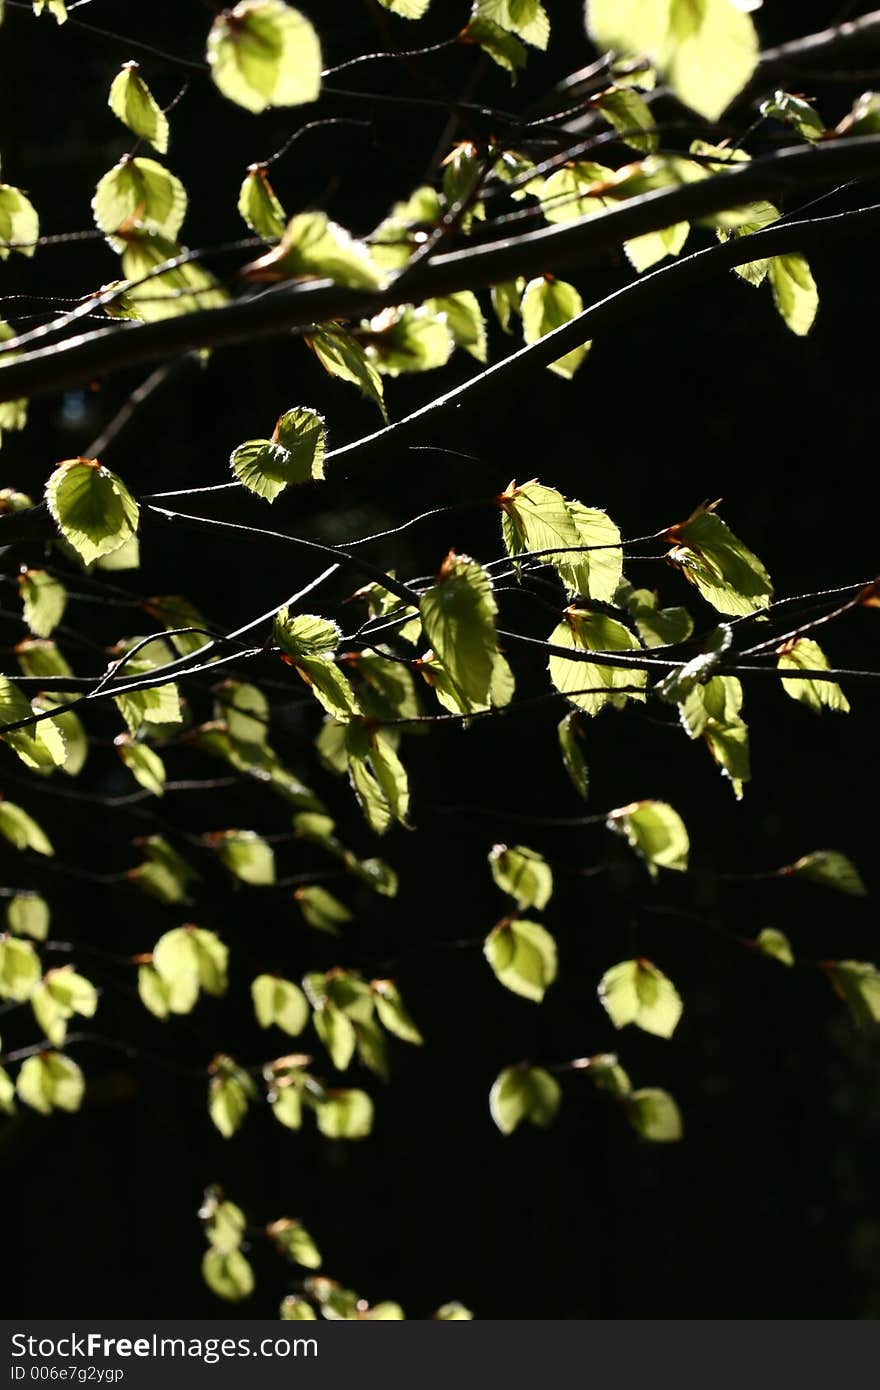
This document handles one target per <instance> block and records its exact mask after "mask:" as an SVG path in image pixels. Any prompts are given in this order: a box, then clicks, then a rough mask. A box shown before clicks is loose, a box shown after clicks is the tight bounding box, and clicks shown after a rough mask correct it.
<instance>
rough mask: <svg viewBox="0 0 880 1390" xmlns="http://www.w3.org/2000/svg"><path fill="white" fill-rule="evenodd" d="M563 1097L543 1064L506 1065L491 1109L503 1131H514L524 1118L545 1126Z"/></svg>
mask: <svg viewBox="0 0 880 1390" xmlns="http://www.w3.org/2000/svg"><path fill="white" fill-rule="evenodd" d="M561 1100H562V1092H561V1091H560V1089H559V1083H558V1082H557V1081H556V1080H555V1078H554V1077H552V1076H551V1075H550V1073H549V1072H547V1071H544V1069H543V1068H542V1067H530V1066H527V1065H526V1064H525V1063H521V1064H520V1065H519V1066H516V1067H506V1068H505V1069H504V1071H502V1072H501V1073H500V1074H499V1076H498V1077H497V1078H496V1080H495V1084H494V1085H493V1087H492V1091H491V1094H490V1096H489V1109H490V1111H491V1114H492V1119H493V1120H494V1121H495V1123H496V1125H497V1126H498V1128H499V1129H500V1130H501V1133H502V1134H512V1133H513V1131H514V1130H515V1129H516V1127H517V1125H518V1124H520V1122H521V1121H522V1120H528V1121H529V1123H530V1124H533V1125H538V1126H539V1127H540V1128H541V1129H546V1127H547V1125H549V1124H550V1123H551V1121H552V1120H553V1119H555V1117H556V1112H557V1110H558V1109H559V1104H560V1101H561Z"/></svg>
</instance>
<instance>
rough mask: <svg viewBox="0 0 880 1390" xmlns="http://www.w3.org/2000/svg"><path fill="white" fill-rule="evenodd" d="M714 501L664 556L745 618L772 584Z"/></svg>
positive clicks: (762, 603) (672, 533)
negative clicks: (725, 521) (716, 508)
mask: <svg viewBox="0 0 880 1390" xmlns="http://www.w3.org/2000/svg"><path fill="white" fill-rule="evenodd" d="M728 2H729V0H725V3H728ZM716 506H717V503H712V504H711V505H706V504H704V505H703V506H701V507H698V508H697V510H696V511H695V512H694V513H693V514H692V515H691V516H689V517H688V519H687V521H682V522H680V523H679V524H678V525H677V526H672V527H670V528H669V530H668V531H667V532H666V539H667V540H668V541H670V542H671V543H672V545H673V549H672V550H671V551H670V552H669V554H668V555H667V557H666V558H667V559H668V560H669V561H670V563H671V564H673V565H675V566H676V567H677V568H678V569H680V570H681V572H682V574H683V575H684V576H685V578H686V579H687V580H689V581H690V583H691V584H694V585H695V586H696V588H697V589H698V590H699V591H700V593H701V594H702V595H703V598H705V599H706V600H707V601H708V602H709V603H711V604H712V606H713V608H717V609H718V611H719V612H720V613H731V614H735V615H737V616H739V617H748V615H749V614H750V613H756V612H758V611H759V610H760V609H762V608H766V607H767V606H768V605H769V603H770V600H771V598H772V597H773V585H772V583H771V582H770V576H769V575H768V573H767V571H766V570H765V568H764V566H763V565H762V564H761V561H760V560H759V559H758V557H757V556H756V555H753V554H752V552H751V551H750V550H749V549H748V548H747V547H746V546H745V545H743V543H742V541H741V540H740V539H739V538H738V537H737V536H735V535H734V534H733V532H732V531H731V530H730V529H729V528H728V527H727V526H726V525H725V524H724V522H723V521H722V520H721V518H720V517H719V516H717V515H716V513H715V510H714V508H715V507H716Z"/></svg>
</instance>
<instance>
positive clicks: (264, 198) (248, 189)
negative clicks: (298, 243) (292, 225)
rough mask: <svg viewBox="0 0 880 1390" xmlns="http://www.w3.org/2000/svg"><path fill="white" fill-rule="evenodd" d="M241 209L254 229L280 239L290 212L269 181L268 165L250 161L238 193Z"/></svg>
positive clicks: (245, 218)
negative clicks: (279, 199)
mask: <svg viewBox="0 0 880 1390" xmlns="http://www.w3.org/2000/svg"><path fill="white" fill-rule="evenodd" d="M238 210H239V212H240V213H241V215H242V217H243V218H244V220H245V222H246V223H247V225H248V226H249V227H250V229H251V231H252V232H256V234H257V236H261V237H265V238H266V240H267V241H278V240H280V238H281V237H282V236H283V235H284V228H285V227H286V226H287V213H286V212H285V211H284V208H283V207H282V206H281V204H280V203H279V201H278V198H277V197H276V195H275V190H274V188H273V187H272V185H271V183H270V182H269V175H268V173H267V172H266V165H265V164H251V165H249V166H248V171H247V173H246V174H245V176H244V183H243V184H242V185H241V190H240V192H239V195H238Z"/></svg>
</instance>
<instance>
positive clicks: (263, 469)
mask: <svg viewBox="0 0 880 1390" xmlns="http://www.w3.org/2000/svg"><path fill="white" fill-rule="evenodd" d="M326 437H327V435H326V429H325V426H324V419H323V416H321V415H319V414H318V413H317V411H314V410H309V409H308V408H307V407H305V406H297V407H295V408H294V409H293V410H288V411H287V412H286V413H285V414H284V415H282V416H281V418H280V420H279V421H278V423H277V425H276V426H275V431H274V433H273V435H272V438H271V439H250V440H248V441H247V443H245V444H239V446H238V448H237V449H234V450H233V452H232V455H231V457H230V460H229V462H230V464H231V466H232V471H233V473H234V474H235V476H236V478H238V480H239V482H240V483H243V484H244V486H245V487H246V488H248V489H249V490H250V491H251V492H255V493H256V494H257V496H258V497H265V498H266V500H267V501H269V502H274V501H275V498H276V497H280V496H281V493H282V492H283V491H284V489H285V488H287V487H290V486H291V485H292V484H297V483H307V482H311V481H312V480H313V479H321V478H323V477H324V445H325V441H326Z"/></svg>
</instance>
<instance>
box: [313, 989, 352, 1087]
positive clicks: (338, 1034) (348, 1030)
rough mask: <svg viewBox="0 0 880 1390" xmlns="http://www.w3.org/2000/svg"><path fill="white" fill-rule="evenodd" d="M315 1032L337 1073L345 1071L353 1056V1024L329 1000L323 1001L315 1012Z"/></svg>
mask: <svg viewBox="0 0 880 1390" xmlns="http://www.w3.org/2000/svg"><path fill="white" fill-rule="evenodd" d="M314 1023H315V1032H316V1033H317V1034H318V1037H319V1038H320V1039H321V1042H322V1043H323V1044H324V1046H325V1047H326V1049H327V1051H328V1052H329V1054H330V1060H331V1062H332V1063H333V1065H334V1067H335V1068H336V1070H337V1071H345V1070H346V1068H347V1067H348V1064H349V1062H350V1061H351V1059H352V1057H353V1056H354V1049H355V1044H356V1042H357V1034H356V1033H355V1030H354V1024H353V1023H352V1021H351V1019H350V1018H349V1017H348V1014H346V1013H343V1011H342V1009H340V1008H337V1006H336V1005H335V1004H334V1003H333V1001H332V1000H331V999H326V998H325V999H323V1000H322V1002H321V1005H320V1007H319V1008H318V1009H316V1010H315V1015H314Z"/></svg>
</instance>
